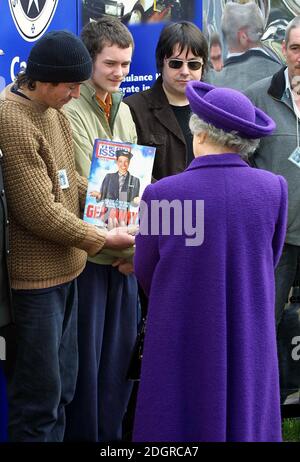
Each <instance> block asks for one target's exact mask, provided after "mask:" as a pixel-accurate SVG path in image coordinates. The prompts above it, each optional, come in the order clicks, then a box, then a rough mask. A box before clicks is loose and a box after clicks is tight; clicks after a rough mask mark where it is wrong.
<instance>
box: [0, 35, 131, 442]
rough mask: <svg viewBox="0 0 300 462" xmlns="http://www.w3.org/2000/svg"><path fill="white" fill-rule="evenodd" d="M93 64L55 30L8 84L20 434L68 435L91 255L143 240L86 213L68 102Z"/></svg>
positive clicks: (0, 133)
mask: <svg viewBox="0 0 300 462" xmlns="http://www.w3.org/2000/svg"><path fill="white" fill-rule="evenodd" d="M91 71H92V61H91V58H90V56H89V53H88V51H87V50H86V48H85V46H84V45H83V43H82V42H81V41H80V40H79V39H78V38H77V37H76V36H75V35H73V34H72V33H70V32H66V31H53V32H49V33H48V34H46V35H44V37H43V38H41V39H40V40H39V41H38V42H37V43H36V44H35V45H34V47H33V48H32V50H31V52H30V55H29V58H28V63H27V68H26V71H25V73H23V74H21V75H20V76H19V77H18V78H17V81H16V83H14V84H13V85H12V86H10V87H7V89H6V94H5V101H3V102H2V103H1V105H0V119H1V124H0V146H1V149H2V151H3V173H4V181H5V185H6V197H7V203H8V209H9V221H10V254H9V256H8V257H9V258H8V266H9V273H10V280H11V287H12V304H13V311H14V315H15V321H16V327H17V358H16V364H15V368H14V374H13V378H12V381H11V383H10V384H9V387H8V395H9V436H10V440H11V441H20V442H21V441H22V442H23V441H24V442H25V441H27V442H54V441H62V440H63V436H64V430H65V406H66V405H67V404H68V403H69V402H70V401H71V400H72V398H73V395H74V390H75V384H76V378H77V368H78V353H77V304H78V302H77V282H76V278H77V276H78V275H79V274H80V273H81V272H82V270H83V269H84V267H85V264H86V257H87V254H89V255H91V256H93V255H95V254H97V253H98V252H99V251H100V250H101V249H102V248H103V247H106V246H107V247H111V248H126V247H129V246H131V245H132V244H133V241H134V238H133V236H129V235H128V234H127V233H123V234H122V233H120V234H118V235H116V234H112V233H105V232H104V231H100V230H99V229H97V228H96V227H95V226H92V225H90V224H87V223H85V222H84V221H82V220H81V219H80V218H79V216H80V214H81V211H82V207H83V205H84V201H85V195H86V187H87V181H86V179H84V178H82V177H80V176H79V175H78V174H77V172H76V170H75V162H74V152H73V140H72V133H71V129H70V126H69V122H68V120H67V118H66V116H65V115H64V114H63V112H62V111H61V110H60V109H61V108H62V107H63V105H64V104H66V103H67V102H68V101H70V100H71V99H72V98H78V97H79V91H80V84H81V82H83V81H85V80H86V79H88V78H89V77H90V74H91Z"/></svg>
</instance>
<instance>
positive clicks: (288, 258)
mask: <svg viewBox="0 0 300 462" xmlns="http://www.w3.org/2000/svg"><path fill="white" fill-rule="evenodd" d="M299 262H300V246H297V245H291V244H285V245H284V247H283V251H282V255H281V258H280V260H279V263H278V266H277V268H276V271H275V284H276V306H275V316H276V329H277V332H278V327H279V324H280V322H281V319H282V316H283V310H284V306H285V304H286V303H287V302H288V297H289V293H290V290H291V287H292V285H293V282H294V280H295V278H296V274H297V267H298V264H299Z"/></svg>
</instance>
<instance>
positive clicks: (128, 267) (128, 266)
mask: <svg viewBox="0 0 300 462" xmlns="http://www.w3.org/2000/svg"><path fill="white" fill-rule="evenodd" d="M112 266H113V267H116V266H117V267H118V270H119V271H120V273H122V274H124V275H125V276H128V275H129V274H132V273H133V270H134V269H133V264H132V263H129V262H128V261H126V260H122V259H119V260H116V261H115V262H113V264H112Z"/></svg>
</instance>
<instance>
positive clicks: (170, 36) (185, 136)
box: [124, 21, 208, 180]
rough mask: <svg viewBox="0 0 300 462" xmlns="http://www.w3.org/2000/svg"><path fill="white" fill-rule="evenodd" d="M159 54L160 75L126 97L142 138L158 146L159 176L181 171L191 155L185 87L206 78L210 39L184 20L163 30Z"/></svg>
mask: <svg viewBox="0 0 300 462" xmlns="http://www.w3.org/2000/svg"><path fill="white" fill-rule="evenodd" d="M155 55H156V66H157V71H158V72H160V73H161V76H160V77H159V78H158V79H157V81H156V82H155V83H154V85H153V87H152V88H150V89H149V90H146V91H142V92H140V93H136V94H134V95H131V96H129V97H128V98H125V100H124V102H125V103H126V104H128V106H129V107H130V110H131V114H132V116H133V120H134V122H135V124H136V129H137V133H138V142H139V144H142V145H145V146H155V147H156V154H155V159H154V166H153V172H152V176H153V177H154V179H156V180H159V179H161V178H163V177H165V176H168V175H174V174H176V173H180V172H182V171H183V170H185V168H186V167H187V166H188V165H189V164H190V162H191V161H192V159H193V147H192V136H191V133H190V130H189V127H188V123H189V118H190V106H189V102H188V100H187V98H186V95H185V89H186V86H187V83H188V82H189V81H190V80H200V79H201V78H202V74H203V71H204V69H205V68H206V65H207V59H208V45H207V42H206V39H205V37H204V35H203V34H202V32H201V30H200V29H199V28H198V27H197V26H195V24H192V23H191V22H188V21H181V22H177V23H173V24H169V25H167V26H166V27H165V28H164V29H163V30H162V32H161V34H160V37H159V40H158V44H157V47H156V52H155Z"/></svg>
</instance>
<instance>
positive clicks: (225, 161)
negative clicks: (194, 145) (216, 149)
mask: <svg viewBox="0 0 300 462" xmlns="http://www.w3.org/2000/svg"><path fill="white" fill-rule="evenodd" d="M203 167H204V168H206V167H249V165H248V164H247V163H246V162H245V161H244V160H243V159H242V158H241V157H240V156H239V155H238V154H233V153H226V154H209V155H207V156H200V157H196V158H195V159H194V160H193V161H192V162H191V163H190V165H189V166H188V168H187V169H186V171H188V170H195V169H198V168H203Z"/></svg>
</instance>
